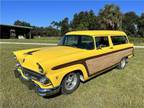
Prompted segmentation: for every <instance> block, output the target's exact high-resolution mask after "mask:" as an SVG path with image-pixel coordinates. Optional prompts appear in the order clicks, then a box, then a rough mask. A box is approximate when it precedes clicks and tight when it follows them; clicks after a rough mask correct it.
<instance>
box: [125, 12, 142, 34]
mask: <svg viewBox="0 0 144 108" xmlns="http://www.w3.org/2000/svg"><path fill="white" fill-rule="evenodd" d="M138 19H139V17H138V16H137V15H136V13H135V12H127V13H125V14H124V15H123V26H122V28H123V30H124V31H125V32H126V33H127V34H128V35H130V36H136V35H137V32H138Z"/></svg>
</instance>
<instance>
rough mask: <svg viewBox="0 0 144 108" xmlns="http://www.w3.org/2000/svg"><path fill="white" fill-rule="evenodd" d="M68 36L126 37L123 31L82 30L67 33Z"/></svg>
mask: <svg viewBox="0 0 144 108" xmlns="http://www.w3.org/2000/svg"><path fill="white" fill-rule="evenodd" d="M66 35H91V36H108V35H113V36H114V35H117V36H118V35H126V34H125V33H124V32H123V31H116V30H82V31H72V32H68V33H66Z"/></svg>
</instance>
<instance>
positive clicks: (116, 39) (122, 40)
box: [111, 36, 128, 45]
mask: <svg viewBox="0 0 144 108" xmlns="http://www.w3.org/2000/svg"><path fill="white" fill-rule="evenodd" d="M111 39H112V43H113V45H120V44H126V43H128V40H127V38H126V36H112V37H111Z"/></svg>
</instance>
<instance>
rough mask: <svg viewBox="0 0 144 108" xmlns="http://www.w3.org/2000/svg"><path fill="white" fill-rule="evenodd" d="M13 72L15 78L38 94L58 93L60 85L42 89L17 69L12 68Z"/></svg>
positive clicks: (49, 94)
mask: <svg viewBox="0 0 144 108" xmlns="http://www.w3.org/2000/svg"><path fill="white" fill-rule="evenodd" d="M14 74H15V77H16V78H19V79H20V80H21V82H22V83H23V84H24V85H26V86H27V87H28V88H29V89H30V90H35V91H36V93H37V94H38V95H40V96H43V97H44V96H52V95H54V94H57V93H59V91H60V87H54V88H48V89H44V88H41V87H40V86H39V85H38V84H36V83H35V82H34V81H32V80H31V79H29V78H26V77H25V78H24V77H23V76H22V75H21V74H22V73H21V72H19V70H18V69H15V70H14Z"/></svg>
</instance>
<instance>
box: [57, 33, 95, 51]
mask: <svg viewBox="0 0 144 108" xmlns="http://www.w3.org/2000/svg"><path fill="white" fill-rule="evenodd" d="M58 45H62V46H70V47H77V48H81V49H89V50H91V49H94V40H93V38H92V37H91V36H85V35H65V36H64V37H63V38H62V39H61V41H60V42H59V44H58Z"/></svg>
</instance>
